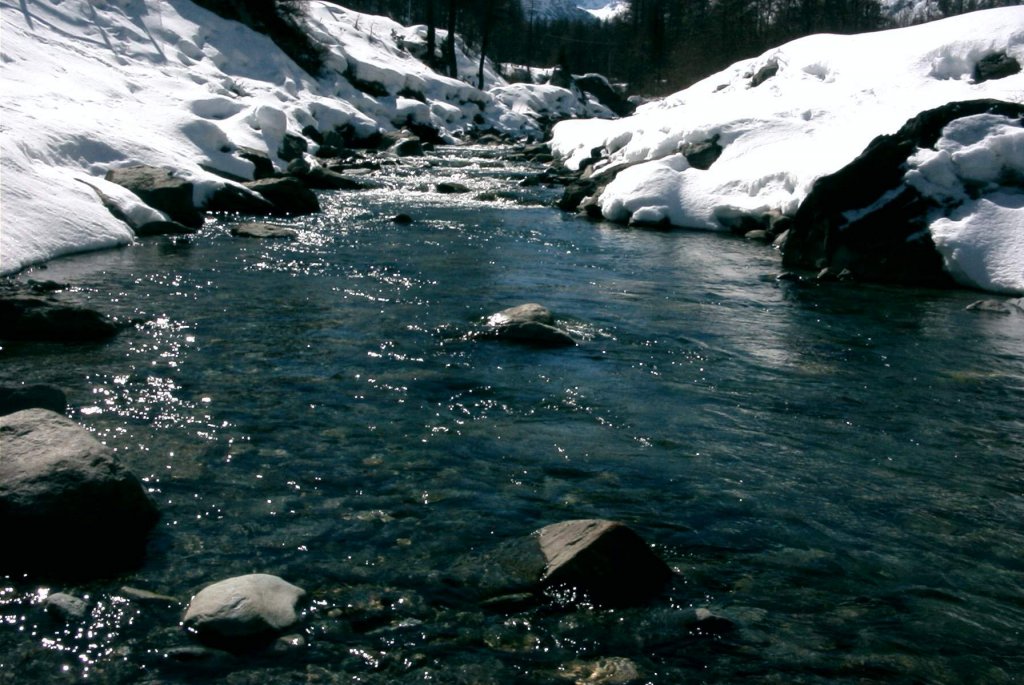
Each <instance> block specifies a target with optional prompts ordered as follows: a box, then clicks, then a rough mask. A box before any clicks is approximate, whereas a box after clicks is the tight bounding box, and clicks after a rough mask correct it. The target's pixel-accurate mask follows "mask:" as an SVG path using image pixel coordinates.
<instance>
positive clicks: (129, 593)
mask: <svg viewBox="0 0 1024 685" xmlns="http://www.w3.org/2000/svg"><path fill="white" fill-rule="evenodd" d="M118 594H120V595H121V596H123V597H126V598H128V599H130V600H132V601H133V602H147V603H152V604H179V603H180V602H179V601H178V599H177V598H175V597H171V596H170V595H161V594H159V593H157V592H150V591H149V590H143V589H142V588H137V587H130V586H128V585H122V586H121V590H120V591H119V593H118Z"/></svg>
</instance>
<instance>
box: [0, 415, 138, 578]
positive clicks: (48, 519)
mask: <svg viewBox="0 0 1024 685" xmlns="http://www.w3.org/2000/svg"><path fill="white" fill-rule="evenodd" d="M156 520H157V511H156V507H155V506H154V505H153V502H152V501H151V500H150V498H149V496H148V495H147V494H146V492H145V490H144V489H143V487H142V484H141V483H140V482H139V480H138V478H136V477H135V476H134V475H133V474H132V473H131V472H130V471H128V470H127V469H126V468H124V467H123V466H122V465H121V464H120V462H118V461H117V460H116V459H115V458H114V456H113V454H112V453H111V452H110V450H108V449H107V448H106V447H105V446H103V445H101V444H100V443H99V442H98V441H97V440H96V439H95V438H94V437H93V436H92V434H90V433H89V432H88V431H87V430H85V429H84V428H82V427H81V426H78V425H77V424H75V423H74V422H73V421H71V420H70V419H67V418H65V417H63V416H61V415H59V414H56V413H54V412H51V411H48V410H46V409H27V410H25V411H19V412H16V413H14V414H10V415H8V416H4V417H0V529H2V530H3V531H4V545H5V549H4V554H3V557H2V561H0V566H2V567H3V568H4V570H12V571H15V570H16V571H27V572H33V573H36V572H38V573H43V574H45V575H47V576H49V577H55V578H56V577H59V578H79V577H97V576H101V575H103V574H106V573H111V572H114V571H118V570H123V569H125V568H127V567H129V566H130V565H132V564H135V563H138V561H140V560H141V557H142V554H143V552H144V550H145V542H146V535H147V533H148V532H149V529H150V528H152V527H153V524H155V523H156Z"/></svg>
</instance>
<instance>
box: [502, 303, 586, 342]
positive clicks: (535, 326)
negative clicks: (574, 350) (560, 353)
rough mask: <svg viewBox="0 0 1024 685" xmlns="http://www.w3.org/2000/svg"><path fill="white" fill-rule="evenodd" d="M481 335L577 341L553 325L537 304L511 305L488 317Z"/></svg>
mask: <svg viewBox="0 0 1024 685" xmlns="http://www.w3.org/2000/svg"><path fill="white" fill-rule="evenodd" d="M483 337H489V338H496V339H498V340H513V341H516V342H523V343H528V344H531V345H539V346H542V347H572V346H573V345H575V344H576V341H575V340H574V339H573V337H572V336H571V335H569V333H568V332H567V331H564V330H562V329H561V328H558V327H557V326H555V317H554V316H553V315H552V314H551V312H550V311H549V310H548V309H547V308H546V307H543V306H541V305H539V304H536V303H529V304H521V305H519V306H517V307H510V308H508V309H505V310H502V311H500V312H498V313H497V314H492V315H491V316H490V317H489V318H488V319H487V326H486V329H485V331H484V332H483Z"/></svg>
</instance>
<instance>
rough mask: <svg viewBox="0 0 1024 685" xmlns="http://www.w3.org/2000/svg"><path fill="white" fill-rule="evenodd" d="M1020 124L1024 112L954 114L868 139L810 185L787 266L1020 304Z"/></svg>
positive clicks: (1023, 262) (953, 106)
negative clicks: (948, 287)
mask: <svg viewBox="0 0 1024 685" xmlns="http://www.w3.org/2000/svg"><path fill="white" fill-rule="evenodd" d="M1022 117H1024V104H1016V103H1008V102H1000V101H996V100H973V101H969V102H955V103H950V104H948V105H943V106H942V107H938V108H935V109H932V110H928V111H926V112H922V113H921V114H919V115H918V116H916V117H914V118H913V119H911V120H910V121H908V122H907V123H906V124H905V125H904V126H903V127H902V128H901V129H900V130H899V131H898V132H896V133H895V134H892V135H884V136H880V137H879V138H877V139H875V140H874V141H872V143H871V145H869V146H868V148H867V149H866V150H865V151H864V153H863V154H862V155H860V156H859V157H858V158H857V159H855V160H854V161H853V162H851V163H850V164H849V165H847V166H845V167H844V168H842V169H841V170H839V171H837V172H836V173H834V174H831V175H829V176H825V177H823V178H821V179H819V180H818V181H817V182H816V183H815V184H814V187H813V188H812V189H811V192H810V193H809V194H808V196H807V198H806V200H804V202H803V203H802V204H801V206H800V209H799V210H798V211H797V213H796V215H795V217H794V218H793V223H792V226H791V228H790V230H789V235H788V237H787V238H786V241H785V243H784V244H783V246H782V252H783V263H784V265H785V266H786V267H788V268H801V267H802V268H807V269H820V268H825V267H828V268H829V269H830V270H833V271H841V270H843V269H847V270H849V271H850V272H851V273H852V274H853V275H854V276H855V277H856V278H858V279H865V280H876V281H893V282H901V283H925V284H942V283H946V282H948V281H949V279H950V276H952V277H953V278H955V279H956V280H957V281H958V282H960V283H961V284H963V285H967V286H971V287H977V288H982V289H985V290H991V291H996V292H1007V293H1011V294H1012V293H1020V292H1024V182H1022V179H1024V152H1022V151H1024V127H1022ZM981 246H984V248H995V249H984V248H983V247H981ZM936 248H938V249H936Z"/></svg>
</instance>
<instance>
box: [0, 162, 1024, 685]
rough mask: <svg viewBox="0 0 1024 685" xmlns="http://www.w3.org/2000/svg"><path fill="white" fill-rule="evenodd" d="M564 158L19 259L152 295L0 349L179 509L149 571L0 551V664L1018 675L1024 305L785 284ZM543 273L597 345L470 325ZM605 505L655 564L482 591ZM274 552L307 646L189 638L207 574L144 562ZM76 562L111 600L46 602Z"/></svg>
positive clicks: (152, 676) (236, 569) (540, 283)
mask: <svg viewBox="0 0 1024 685" xmlns="http://www.w3.org/2000/svg"><path fill="white" fill-rule="evenodd" d="M535 171H537V170H536V169H531V168H529V167H528V166H523V165H520V166H517V165H513V164H508V165H504V164H498V163H496V162H495V160H494V159H493V158H492V157H491V155H490V154H489V153H486V152H485V151H482V150H480V149H474V148H458V149H447V150H441V151H440V152H439V153H437V154H436V156H434V157H432V158H430V159H427V160H421V161H417V162H406V163H404V164H403V165H396V166H394V167H392V168H389V169H386V170H385V171H384V172H382V174H380V177H381V178H383V179H384V180H385V181H386V183H387V187H386V188H385V189H382V190H379V191H372V192H364V193H343V192H342V193H327V194H323V195H322V196H321V198H322V202H323V204H324V207H325V210H326V211H325V212H324V214H322V215H319V216H316V217H312V218H305V219H301V220H296V221H294V222H292V223H293V225H294V226H295V227H296V228H298V229H299V231H300V237H299V239H298V240H296V241H276V242H275V241H250V240H245V239H236V238H232V237H231V236H230V235H229V234H228V229H227V226H228V225H229V224H227V223H226V222H223V221H211V222H210V223H208V224H207V226H206V228H205V229H204V230H203V231H202V232H201V233H200V234H199V235H198V236H196V237H194V238H191V239H187V240H183V241H173V240H171V239H167V238H159V239H150V240H146V241H144V242H143V243H141V244H139V245H136V246H133V247H131V248H127V249H123V250H117V251H110V252H102V253H96V254H92V255H83V256H78V257H73V258H68V259H64V260H60V261H57V262H54V263H52V264H51V265H50V266H49V268H46V269H37V270H35V271H33V272H31V273H28V274H25V275H24V276H23V278H35V279H48V280H55V281H60V282H65V283H68V284H69V289H68V291H67V292H66V293H65V294H66V295H67V296H70V297H73V298H76V299H79V300H82V301H86V302H88V303H90V304H92V305H93V306H95V307H97V308H100V309H102V310H104V311H108V312H110V313H112V314H114V315H116V316H118V317H121V318H123V319H126V320H136V321H138V323H137V325H135V326H134V327H131V328H129V329H128V330H127V331H126V332H124V333H123V334H121V335H120V336H119V337H118V338H117V339H115V340H114V341H113V342H111V343H108V344H104V345H89V346H75V347H70V346H61V345H39V344H33V345H29V344H5V345H4V346H3V349H2V351H0V358H2V360H3V363H2V366H0V380H2V381H3V382H4V383H12V382H20V381H25V382H44V383H52V384H56V385H59V386H61V387H63V388H65V389H66V390H67V391H68V394H69V401H70V403H71V405H72V407H73V408H74V411H73V417H74V418H75V419H76V420H78V421H80V422H81V423H82V424H83V425H85V426H86V427H88V428H89V429H90V430H92V431H93V432H94V433H95V434H96V435H97V437H99V438H100V439H101V440H103V441H104V442H106V444H107V445H109V446H110V447H111V448H113V449H114V450H115V451H116V452H117V454H118V455H119V456H120V457H121V458H122V459H123V460H124V461H125V462H126V463H127V464H128V465H129V466H130V467H131V468H132V469H133V470H134V471H135V472H136V473H138V474H139V475H140V476H142V477H143V478H144V480H145V482H146V483H147V485H148V487H149V488H151V491H152V492H153V494H154V497H155V498H156V500H157V502H158V505H159V507H160V510H161V512H162V520H161V522H160V524H159V527H158V530H157V531H156V533H155V535H154V536H153V540H152V543H151V545H150V550H149V556H148V560H147V562H146V564H145V566H144V567H143V568H141V569H140V570H138V572H136V573H132V574H129V575H127V576H125V577H124V578H118V579H112V580H111V581H109V582H100V583H94V584H91V585H86V586H71V587H67V586H59V585H53V586H51V585H46V586H43V587H40V585H39V584H37V583H36V584H33V583H31V582H28V581H25V580H21V579H8V580H7V581H6V582H5V583H3V584H2V587H0V620H2V622H3V626H2V627H0V682H12V683H13V682H78V681H81V680H87V681H88V682H100V683H107V682H110V683H129V682H151V683H178V682H181V683H194V682H200V681H203V680H207V679H208V680H210V681H216V682H229V683H249V682H252V683H266V682H282V683H292V682H295V683H306V682H310V683H313V682H318V683H330V682H345V683H348V682H361V683H398V682H423V681H428V682H441V683H557V682H574V681H576V680H580V681H581V682H582V681H583V680H584V679H585V677H586V674H587V673H589V671H588V670H587V668H586V666H585V665H586V664H590V663H593V662H595V661H597V660H599V659H603V658H612V657H618V658H625V659H629V660H630V661H631V662H632V663H633V664H634V666H635V668H636V669H637V671H638V672H639V674H640V676H641V680H640V681H639V682H652V683H690V682H709V683H733V682H740V681H742V682H751V683H754V682H756V683H795V682H799V683H875V682H878V683H882V682H885V683H968V682H969V683H1012V682H1017V679H1018V678H1019V675H1018V674H1019V673H1022V672H1024V659H1022V657H1021V654H1022V652H1024V650H1021V648H1020V645H1021V644H1022V642H1024V634H1022V633H1024V560H1022V555H1021V550H1022V549H1024V532H1022V526H1021V521H1022V520H1024V440H1022V436H1024V413H1022V411H1021V407H1022V400H1024V345H1022V344H1021V340H1022V339H1024V317H1020V316H1016V317H1010V316H1001V315H993V314H984V313H976V312H970V311H966V310H965V306H966V305H967V304H968V303H970V302H972V301H973V300H975V299H978V298H979V295H978V294H977V293H969V292H947V291H937V290H936V291H933V290H907V289H893V288H883V287H875V286H851V285H844V284H822V285H813V284H810V285H808V284H798V283H789V282H777V281H776V280H775V279H774V275H775V274H776V273H777V272H778V271H779V269H780V267H779V260H778V258H777V256H776V255H775V254H774V253H773V252H772V251H771V250H769V249H766V248H764V247H763V246H758V245H754V244H750V243H747V242H744V241H742V240H737V239H734V238H731V237H728V236H722V235H713V234H705V233H692V232H655V231H637V230H629V229H624V228H620V227H615V226H610V225H603V224H599V225H595V224H590V223H587V222H585V221H582V220H579V219H577V218H575V217H570V216H566V215H563V214H562V213H560V212H558V211H557V210H553V209H549V208H547V207H545V206H544V204H545V203H546V202H548V201H550V200H551V199H552V197H553V196H554V195H553V193H556V192H557V191H555V190H546V189H522V188H520V187H519V186H518V181H519V179H521V178H522V177H523V176H524V175H526V174H528V173H531V172H535ZM448 179H454V180H458V181H460V182H463V183H466V184H468V185H470V186H471V187H472V188H473V192H471V193H470V194H468V195H459V196H446V195H438V194H436V193H433V192H430V186H431V184H432V183H434V182H436V181H439V180H448ZM496 189H497V190H499V191H502V192H503V193H504V194H503V195H502V196H501V197H502V198H503V199H493V198H492V199H485V200H478V199H475V196H476V194H477V193H478V192H482V191H485V190H486V191H494V190H496ZM399 212H407V213H409V214H411V215H412V216H413V217H414V218H415V219H416V222H415V223H414V224H412V225H411V226H400V225H397V224H394V223H392V222H391V221H390V217H392V216H393V215H395V214H397V213H399ZM533 301H536V302H541V303H543V304H545V305H546V306H548V307H549V308H550V309H552V310H553V311H554V312H555V313H556V316H557V317H558V318H559V320H560V322H561V323H562V325H564V326H565V327H567V328H568V329H569V330H571V331H572V332H573V334H574V335H575V336H576V337H577V338H578V339H579V340H580V341H581V344H580V345H579V346H578V347H576V348H573V349H568V350H566V349H559V350H543V349H535V348H530V347H523V346H518V345H506V344H500V343H495V342H488V341H473V340H467V339H466V338H465V337H464V336H465V334H466V332H467V331H470V330H472V328H473V327H474V326H475V325H477V324H478V323H479V322H480V321H481V320H482V318H483V317H485V316H486V315H488V314H490V313H493V312H495V311H498V310H500V309H503V308H505V307H508V306H512V305H515V304H520V303H523V302H533ZM591 517H599V518H610V519H615V520H619V521H623V522H626V523H628V524H629V525H631V526H633V527H634V528H635V529H636V530H637V531H638V532H640V533H641V535H643V536H644V537H645V538H646V539H647V540H648V541H649V542H651V543H652V544H653V545H654V547H655V549H656V550H657V551H658V553H659V554H660V555H661V556H662V557H663V558H664V559H665V560H666V561H667V562H668V563H669V564H670V565H671V566H672V567H673V569H674V570H675V571H676V578H675V580H674V582H673V583H672V584H671V586H670V587H669V588H667V589H666V591H665V592H664V594H663V595H662V596H660V597H659V598H657V599H655V600H654V601H652V602H651V603H650V604H649V605H645V606H642V607H637V608H632V609H626V610H622V609H619V610H611V609H600V608H593V607H587V606H583V607H575V608H574V607H571V606H561V607H560V606H555V605H544V606H540V607H535V608H531V609H525V610H523V611H521V612H518V613H517V612H514V611H507V612H500V611H485V610H483V609H481V608H479V607H478V606H477V605H476V604H474V603H472V602H468V601H464V599H463V598H461V597H460V596H459V592H458V589H457V588H456V589H455V590H453V589H452V587H451V584H450V583H448V582H446V580H445V579H446V573H447V572H448V570H449V569H450V568H451V567H452V565H453V564H456V563H458V562H459V560H461V559H464V558H465V556H466V555H467V554H471V553H480V552H486V551H488V550H490V549H493V548H494V547H495V546H496V545H498V544H500V542H502V541H504V540H508V539H512V538H515V537H518V536H522V535H527V534H529V533H530V532H531V531H533V530H535V529H537V528H539V527H541V526H543V525H546V524H548V523H552V522H555V521H559V520H564V519H572V518H591ZM250 572H266V573H274V574H277V575H281V576H282V577H284V578H286V579H287V580H289V581H291V582H294V583H296V584H298V585H300V586H302V587H304V588H305V589H306V590H307V591H308V592H309V593H310V595H311V596H312V598H313V603H312V605H311V607H310V610H309V611H308V614H307V617H306V619H307V620H306V622H305V624H304V627H303V630H302V631H301V632H302V634H303V638H304V640H305V643H306V644H305V646H303V647H299V648H294V649H292V650H286V651H285V652H283V653H275V654H269V655H260V656H255V655H253V656H247V657H243V658H238V659H228V658H225V659H223V660H209V659H205V660H204V659H197V660H189V659H187V658H185V657H186V656H187V654H183V653H182V652H181V651H180V650H181V648H183V647H187V646H189V645H190V644H191V643H190V641H189V638H188V637H187V636H186V635H185V634H184V633H183V632H182V631H181V630H180V629H179V627H178V625H177V622H178V620H179V618H180V614H181V610H182V606H183V604H174V605H164V604H159V603H156V604H150V603H141V604H140V603H137V602H131V601H128V600H127V599H124V598H123V596H122V593H120V592H119V588H120V587H121V586H122V585H130V586H133V587H140V588H145V589H148V590H151V591H155V592H159V593H163V594H168V595H172V596H175V597H177V598H179V600H181V601H182V602H184V601H187V599H188V597H189V596H190V595H191V594H192V593H193V592H195V591H196V590H197V589H198V588H200V587H202V586H203V585H205V584H208V583H210V582H213V581H215V580H219V579H222V578H226V577H229V576H232V575H238V574H242V573H250ZM48 591H68V592H72V593H75V594H78V595H80V596H85V595H87V596H88V598H89V600H90V602H91V605H90V606H91V613H90V616H89V618H88V619H87V620H86V621H84V622H83V623H82V624H81V625H70V626H60V625H57V624H55V623H53V622H51V621H50V620H49V619H47V618H46V616H45V615H44V612H43V611H42V610H41V608H40V599H41V597H43V596H45V594H46V592H48ZM695 608H708V609H710V610H711V611H712V612H713V613H714V614H716V615H718V616H720V617H723V618H725V619H728V622H729V623H728V624H725V623H724V622H719V623H718V624H715V625H713V624H710V623H705V624H700V623H698V622H697V621H696V619H695V617H694V609H695ZM710 626H713V628H714V629H712V628H711V627H710ZM175 650H178V651H175ZM168 653H170V654H171V656H167V655H168ZM589 682H614V681H612V680H606V681H600V680H591V681H589Z"/></svg>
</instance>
